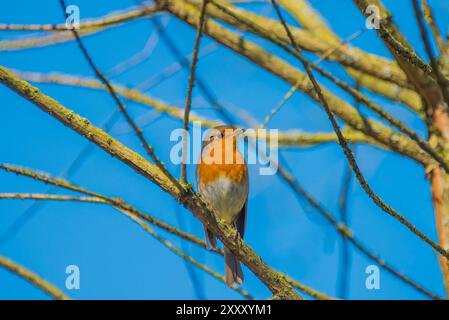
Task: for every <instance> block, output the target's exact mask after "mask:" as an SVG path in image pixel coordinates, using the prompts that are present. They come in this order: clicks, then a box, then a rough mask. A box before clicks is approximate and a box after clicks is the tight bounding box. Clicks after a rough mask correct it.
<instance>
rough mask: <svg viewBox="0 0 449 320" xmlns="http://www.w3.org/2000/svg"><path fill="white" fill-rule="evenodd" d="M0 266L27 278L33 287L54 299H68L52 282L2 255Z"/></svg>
mask: <svg viewBox="0 0 449 320" xmlns="http://www.w3.org/2000/svg"><path fill="white" fill-rule="evenodd" d="M0 267H3V268H6V269H7V270H9V271H11V272H12V273H15V274H16V275H18V276H19V277H21V278H23V279H25V280H27V281H28V282H30V283H31V284H32V285H34V286H35V287H37V288H39V289H41V290H42V291H44V292H45V293H46V294H48V295H50V296H51V297H53V298H54V299H57V300H70V298H69V297H67V296H66V295H65V294H64V293H62V292H61V291H60V290H59V289H58V288H56V287H55V286H53V285H52V284H50V283H48V282H47V281H45V280H44V279H42V278H41V277H39V276H38V275H37V274H35V273H33V272H31V271H30V270H28V269H26V268H25V267H23V266H21V265H19V264H17V263H15V262H14V261H12V260H9V259H7V258H5V257H3V256H0Z"/></svg>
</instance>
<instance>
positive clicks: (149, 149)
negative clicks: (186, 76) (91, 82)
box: [59, 0, 184, 192]
mask: <svg viewBox="0 0 449 320" xmlns="http://www.w3.org/2000/svg"><path fill="white" fill-rule="evenodd" d="M59 3H60V4H61V7H62V10H63V12H64V16H66V18H67V17H68V15H67V13H66V7H67V6H66V4H65V0H59ZM71 31H72V33H73V36H74V37H75V39H76V42H77V43H78V46H79V48H80V49H81V52H82V53H83V55H84V58H85V59H86V61H87V62H88V64H89V66H90V67H91V68H92V70H93V71H94V72H95V74H96V76H97V77H98V78H99V79H100V80H101V82H103V84H104V85H105V86H106V88H107V89H108V92H109V94H110V95H111V96H112V98H113V99H114V101H115V103H116V104H117V106H118V108H119V109H120V111H121V112H122V114H123V115H124V117H125V119H126V121H127V122H128V123H129V125H130V126H131V128H132V129H133V131H134V132H135V134H136V136H137V137H138V139H139V140H140V142H141V143H142V146H143V147H144V149H145V151H146V152H147V153H148V155H149V156H150V157H151V158H152V159H153V161H154V162H155V163H156V165H157V166H158V167H159V168H160V169H161V171H162V172H163V173H164V174H165V175H166V176H167V178H168V179H169V180H170V181H171V182H172V183H173V184H174V185H175V186H176V188H178V190H179V191H180V192H181V191H182V190H184V188H183V187H182V186H181V185H180V184H179V182H178V180H176V179H175V178H174V177H173V176H172V175H171V174H170V172H168V170H167V168H166V167H165V166H164V164H163V163H162V162H161V161H160V160H159V158H158V157H157V156H156V154H155V153H154V150H153V147H152V146H150V145H149V144H148V142H147V141H146V139H145V138H144V136H143V133H142V131H141V130H140V129H139V128H138V127H137V125H136V124H135V123H134V121H133V119H132V118H131V116H130V114H129V113H128V111H126V108H125V106H124V105H123V103H122V102H121V100H120V98H119V96H118V94H117V93H116V92H115V90H114V88H113V87H112V85H111V84H110V82H109V80H108V79H107V78H106V77H105V76H104V75H103V73H102V72H101V71H100V69H98V68H97V66H96V65H95V63H94V61H93V59H92V57H91V56H90V55H89V52H88V51H87V49H86V47H85V46H84V44H83V42H82V41H81V38H80V36H79V35H78V32H77V31H76V29H75V28H72V29H71Z"/></svg>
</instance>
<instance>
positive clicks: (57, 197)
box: [0, 193, 253, 300]
mask: <svg viewBox="0 0 449 320" xmlns="http://www.w3.org/2000/svg"><path fill="white" fill-rule="evenodd" d="M0 199H21V200H28V199H33V200H50V201H78V202H88V203H103V204H112V203H109V202H108V201H106V200H105V199H104V198H100V197H92V196H91V197H76V196H65V195H52V194H33V193H0ZM112 205H113V204H112ZM113 207H115V208H116V209H117V210H118V211H120V212H122V213H123V214H124V215H126V216H127V217H128V218H130V219H131V220H132V221H134V222H135V223H137V224H138V225H139V226H141V227H142V228H143V229H144V230H145V231H147V232H148V233H149V234H150V235H152V236H153V237H154V238H156V239H157V240H158V241H159V242H161V243H162V244H164V245H165V246H166V247H167V248H169V249H170V250H171V251H173V252H175V253H176V254H177V255H179V256H180V257H182V258H183V259H185V260H187V261H188V262H190V263H192V264H193V265H195V266H197V267H198V268H200V269H201V270H203V271H205V272H206V273H208V274H210V275H211V276H213V277H214V278H216V279H218V280H220V281H221V282H223V283H225V282H226V281H225V278H224V277H223V276H222V275H220V274H218V273H217V272H215V271H213V270H212V269H210V268H209V267H207V266H205V265H203V264H201V263H200V262H198V261H196V260H195V259H193V258H192V257H190V256H189V255H187V254H185V253H184V252H182V251H181V250H179V249H177V248H176V247H174V246H173V245H172V244H171V243H170V242H168V241H167V240H165V239H164V238H162V237H161V236H160V235H158V234H157V233H156V232H155V231H154V230H153V229H152V228H150V226H148V224H147V223H145V222H143V221H142V220H141V218H140V217H138V216H137V215H136V214H135V213H134V212H131V211H129V210H127V209H124V208H121V207H118V206H115V205H113ZM172 228H173V227H172ZM169 230H170V229H169ZM177 235H179V233H177ZM204 248H206V246H204ZM0 265H1V256H0ZM231 288H232V289H233V290H235V291H237V292H238V293H240V294H241V295H243V296H244V297H245V298H247V299H250V300H252V299H253V297H252V296H251V295H250V294H248V293H247V292H246V291H244V290H242V289H241V288H239V287H238V286H232V287H231Z"/></svg>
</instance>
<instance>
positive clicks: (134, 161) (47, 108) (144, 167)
mask: <svg viewBox="0 0 449 320" xmlns="http://www.w3.org/2000/svg"><path fill="white" fill-rule="evenodd" d="M0 82H2V83H3V84H5V85H6V86H8V87H9V88H10V89H12V90H14V91H15V92H16V93H18V94H20V95H21V96H22V97H24V98H25V99H27V100H29V101H30V102H32V103H33V104H34V105H36V106H38V107H39V108H40V109H41V110H43V111H44V112H46V113H48V114H49V115H51V116H53V117H54V118H56V119H58V120H59V121H60V122H62V123H63V124H65V125H66V126H68V127H70V128H71V129H73V130H74V131H76V132H78V133H79V134H80V135H82V136H84V137H85V138H87V139H88V140H90V141H92V142H93V143H95V144H96V145H97V146H99V147H100V148H102V149H103V150H105V151H106V152H107V153H109V154H110V155H112V156H114V157H115V158H117V159H119V160H120V161H122V162H123V163H125V164H127V165H128V166H129V167H131V168H132V169H134V170H135V171H136V172H137V173H139V174H141V175H142V176H144V177H145V178H147V179H148V180H150V181H152V182H153V183H155V184H156V185H158V186H159V187H160V188H161V189H162V190H164V191H165V192H167V193H169V194H170V195H171V196H172V197H173V198H175V199H176V200H177V201H179V202H180V203H181V204H182V205H183V206H184V207H186V208H187V209H188V210H189V211H191V212H192V213H193V214H194V215H195V217H197V218H198V219H199V220H200V221H201V222H202V223H203V224H204V225H206V226H207V228H209V229H210V230H211V231H212V232H213V233H214V234H215V235H216V236H217V237H218V238H219V239H220V240H221V241H222V242H223V244H224V245H225V246H226V247H227V248H229V250H230V251H231V252H232V253H233V254H234V255H235V256H236V257H237V258H238V259H239V260H240V261H241V262H242V263H243V264H245V265H246V266H247V267H248V268H249V269H250V270H251V271H252V272H253V273H254V274H255V275H256V276H257V277H258V278H259V279H260V280H261V281H262V282H263V283H264V284H265V285H266V286H267V287H268V288H269V289H270V290H271V291H272V293H273V294H278V295H281V296H282V297H283V298H284V299H302V297H301V296H300V295H299V294H298V293H297V292H296V291H295V290H294V289H293V287H292V286H291V285H290V284H289V283H288V282H287V281H286V280H285V278H284V277H283V276H282V275H281V274H280V273H279V272H277V271H275V270H273V269H272V268H271V267H270V266H268V265H267V264H266V263H265V262H264V261H263V260H262V259H261V258H260V257H259V256H258V255H257V254H256V253H255V252H254V250H253V249H251V248H250V247H249V246H248V245H246V244H245V243H244V242H243V241H242V240H241V239H238V240H237V241H235V239H236V236H235V230H234V229H233V228H231V227H230V226H228V225H226V224H224V223H222V222H220V221H219V220H218V219H217V218H216V216H215V215H214V214H213V213H212V212H211V211H210V209H209V208H207V206H206V205H205V203H204V202H203V201H202V200H201V199H200V197H199V196H198V195H197V194H196V193H195V192H194V191H193V190H192V189H191V188H190V187H188V186H186V187H185V189H184V190H183V192H180V191H179V190H178V189H177V188H176V186H174V185H173V183H172V182H171V181H170V180H169V179H168V178H167V177H166V176H165V174H164V173H163V172H162V171H161V170H160V169H159V168H158V167H157V166H155V165H153V164H151V163H149V162H148V161H147V160H145V159H144V158H143V157H142V156H140V155H139V154H137V153H136V152H134V151H132V150H131V149H129V148H127V147H126V146H124V145H123V144H121V143H120V142H119V141H117V140H115V139H114V138H112V137H111V136H109V135H108V134H106V133H105V132H104V131H103V130H100V129H99V128H97V127H95V126H93V125H92V124H90V122H89V121H88V120H87V119H85V118H82V117H80V116H79V115H77V114H76V113H75V112H73V111H71V110H69V109H67V108H65V107H64V106H62V105H61V104H60V103H58V102H57V101H56V100H54V99H52V98H50V97H49V96H47V95H45V94H43V93H42V92H40V91H39V90H38V89H37V88H36V87H34V86H32V85H30V84H29V83H27V82H26V81H23V80H21V79H20V78H19V77H18V76H17V75H15V74H14V73H12V72H11V71H9V70H8V69H6V68H4V67H0Z"/></svg>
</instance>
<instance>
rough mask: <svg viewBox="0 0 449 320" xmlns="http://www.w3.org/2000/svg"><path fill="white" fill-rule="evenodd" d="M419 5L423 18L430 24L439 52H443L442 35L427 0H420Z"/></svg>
mask: <svg viewBox="0 0 449 320" xmlns="http://www.w3.org/2000/svg"><path fill="white" fill-rule="evenodd" d="M421 6H422V9H423V14H424V19H426V22H427V24H428V25H429V26H430V30H432V33H433V37H434V38H435V42H436V43H437V46H438V49H439V50H440V53H444V47H445V44H444V40H443V36H442V35H441V33H440V30H439V29H438V26H437V24H436V21H435V16H434V14H433V10H432V8H431V7H430V5H429V3H428V2H427V0H421Z"/></svg>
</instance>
